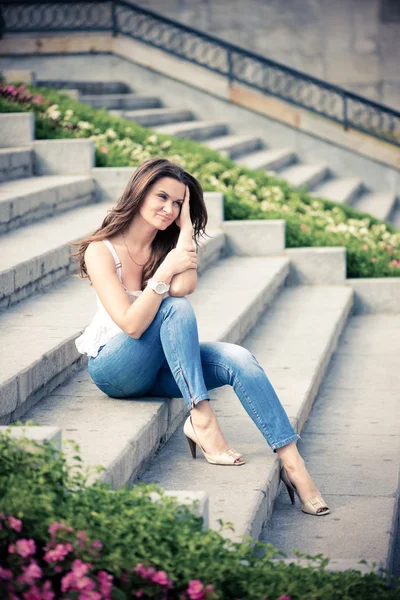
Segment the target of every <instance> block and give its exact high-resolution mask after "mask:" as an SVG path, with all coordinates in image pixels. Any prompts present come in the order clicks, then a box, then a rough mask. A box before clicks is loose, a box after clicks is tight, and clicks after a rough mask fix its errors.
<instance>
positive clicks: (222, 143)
mask: <svg viewBox="0 0 400 600" xmlns="http://www.w3.org/2000/svg"><path fill="white" fill-rule="evenodd" d="M206 146H207V147H208V148H211V150H217V151H221V152H225V153H227V154H229V155H230V156H232V157H236V155H243V154H245V153H246V154H247V153H248V152H251V151H252V150H254V149H257V148H260V147H261V146H262V140H261V138H259V137H257V136H255V135H245V134H232V135H225V136H221V137H216V138H212V139H210V140H208V141H207V143H206Z"/></svg>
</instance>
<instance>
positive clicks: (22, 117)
mask: <svg viewBox="0 0 400 600" xmlns="http://www.w3.org/2000/svg"><path fill="white" fill-rule="evenodd" d="M34 132H35V116H34V114H33V113H3V114H0V148H11V147H13V148H17V147H24V146H30V145H31V144H32V141H33V139H34V135H35V134H34Z"/></svg>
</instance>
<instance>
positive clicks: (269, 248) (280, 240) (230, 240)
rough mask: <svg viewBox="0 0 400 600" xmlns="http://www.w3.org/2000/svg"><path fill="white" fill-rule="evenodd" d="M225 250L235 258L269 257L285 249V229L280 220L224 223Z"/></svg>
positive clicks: (283, 223) (284, 224) (283, 222)
mask: <svg viewBox="0 0 400 600" xmlns="http://www.w3.org/2000/svg"><path fill="white" fill-rule="evenodd" d="M222 227H223V231H225V233H226V237H227V249H228V251H229V252H231V253H232V254H235V255H237V256H270V255H273V254H282V253H283V252H284V249H285V227H286V223H285V221H282V220H280V219H279V220H276V221H265V220H259V221H258V220H252V221H224V223H223V224H222Z"/></svg>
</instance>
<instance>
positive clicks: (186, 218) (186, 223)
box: [175, 185, 193, 230]
mask: <svg viewBox="0 0 400 600" xmlns="http://www.w3.org/2000/svg"><path fill="white" fill-rule="evenodd" d="M175 223H176V224H177V225H178V227H179V229H180V230H182V229H186V228H187V227H188V228H192V227H193V225H192V221H191V219H190V192H189V186H188V185H187V186H186V191H185V198H184V200H183V204H182V208H181V212H180V214H179V217H178V218H177V219H175Z"/></svg>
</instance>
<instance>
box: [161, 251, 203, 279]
mask: <svg viewBox="0 0 400 600" xmlns="http://www.w3.org/2000/svg"><path fill="white" fill-rule="evenodd" d="M188 269H197V254H196V251H195V250H183V249H182V248H174V249H173V250H171V251H170V252H168V254H167V256H166V257H165V258H164V260H163V262H162V263H161V265H160V266H159V267H158V269H157V271H156V273H155V274H154V275H153V279H158V278H160V279H162V280H163V281H165V279H169V278H172V277H173V276H174V275H177V274H178V273H183V272H184V271H187V270H188ZM164 278H165V279H164Z"/></svg>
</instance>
